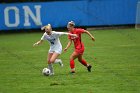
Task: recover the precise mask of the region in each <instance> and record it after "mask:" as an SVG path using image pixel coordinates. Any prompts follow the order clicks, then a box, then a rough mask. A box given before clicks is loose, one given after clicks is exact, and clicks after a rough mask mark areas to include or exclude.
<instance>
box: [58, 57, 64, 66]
mask: <svg viewBox="0 0 140 93" xmlns="http://www.w3.org/2000/svg"><path fill="white" fill-rule="evenodd" d="M57 60H58V61H59V64H60V66H61V67H63V66H64V65H63V62H62V60H61V59H57Z"/></svg>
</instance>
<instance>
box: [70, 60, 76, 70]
mask: <svg viewBox="0 0 140 93" xmlns="http://www.w3.org/2000/svg"><path fill="white" fill-rule="evenodd" d="M70 68H71V69H74V68H75V63H74V60H70Z"/></svg>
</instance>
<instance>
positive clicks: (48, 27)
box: [41, 24, 52, 30]
mask: <svg viewBox="0 0 140 93" xmlns="http://www.w3.org/2000/svg"><path fill="white" fill-rule="evenodd" d="M45 28H47V29H52V26H51V24H48V25H46V26H43V27H42V28H41V30H44V29H45Z"/></svg>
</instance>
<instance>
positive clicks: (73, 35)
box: [57, 32, 77, 37]
mask: <svg viewBox="0 0 140 93" xmlns="http://www.w3.org/2000/svg"><path fill="white" fill-rule="evenodd" d="M57 33H58V34H59V35H69V36H72V37H77V35H76V34H71V33H67V32H57Z"/></svg>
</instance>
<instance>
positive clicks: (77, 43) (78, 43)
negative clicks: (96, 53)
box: [68, 28, 84, 50]
mask: <svg viewBox="0 0 140 93" xmlns="http://www.w3.org/2000/svg"><path fill="white" fill-rule="evenodd" d="M69 33H71V34H76V35H77V36H78V37H76V38H74V37H72V36H68V38H69V39H70V40H72V41H73V42H74V46H75V49H76V50H81V49H83V50H84V44H83V43H82V42H81V34H82V33H84V29H80V28H74V31H72V32H69Z"/></svg>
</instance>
